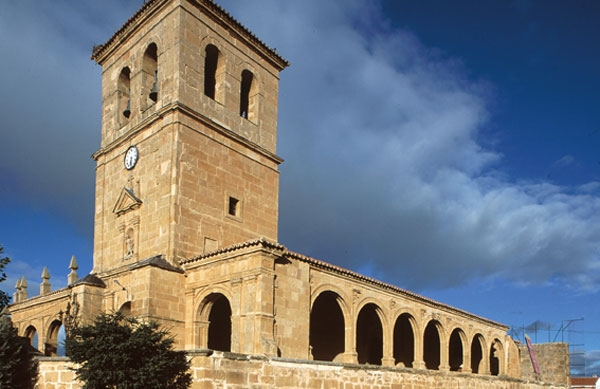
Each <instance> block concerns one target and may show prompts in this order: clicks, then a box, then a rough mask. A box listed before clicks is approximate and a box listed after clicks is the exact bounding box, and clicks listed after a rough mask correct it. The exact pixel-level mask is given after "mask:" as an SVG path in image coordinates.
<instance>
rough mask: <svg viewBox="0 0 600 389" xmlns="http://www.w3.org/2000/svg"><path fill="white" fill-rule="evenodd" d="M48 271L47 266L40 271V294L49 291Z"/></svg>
mask: <svg viewBox="0 0 600 389" xmlns="http://www.w3.org/2000/svg"><path fill="white" fill-rule="evenodd" d="M49 279H50V272H48V268H47V267H46V266H44V270H43V271H42V283H41V284H40V295H43V294H48V293H50V282H48V280H49Z"/></svg>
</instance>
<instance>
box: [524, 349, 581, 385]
mask: <svg viewBox="0 0 600 389" xmlns="http://www.w3.org/2000/svg"><path fill="white" fill-rule="evenodd" d="M533 351H534V352H535V356H536V359H537V362H538V365H539V367H540V373H541V379H542V380H544V381H547V382H556V383H560V384H564V385H567V384H568V382H569V381H568V380H569V345H568V344H567V343H538V344H534V345H533ZM519 354H520V359H521V361H520V362H521V377H523V378H526V379H534V378H535V373H534V372H533V364H532V363H531V357H530V356H529V351H528V350H527V345H525V344H519Z"/></svg>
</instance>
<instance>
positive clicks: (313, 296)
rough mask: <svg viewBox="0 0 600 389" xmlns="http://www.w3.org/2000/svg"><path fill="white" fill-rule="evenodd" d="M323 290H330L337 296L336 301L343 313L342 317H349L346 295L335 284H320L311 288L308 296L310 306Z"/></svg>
mask: <svg viewBox="0 0 600 389" xmlns="http://www.w3.org/2000/svg"><path fill="white" fill-rule="evenodd" d="M323 292H332V293H335V294H336V295H338V296H339V298H338V300H337V302H338V304H339V305H340V308H341V310H342V312H343V313H344V318H346V319H348V318H350V307H349V305H348V301H349V300H348V296H347V295H346V294H345V293H344V292H343V291H342V290H340V289H339V288H337V287H336V286H335V285H332V284H321V285H319V286H317V287H315V288H313V290H312V292H311V296H310V306H311V307H312V306H313V305H314V304H315V301H316V300H317V298H318V297H319V295H320V294H321V293H323Z"/></svg>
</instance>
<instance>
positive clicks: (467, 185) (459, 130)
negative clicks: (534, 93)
mask: <svg viewBox="0 0 600 389" xmlns="http://www.w3.org/2000/svg"><path fill="white" fill-rule="evenodd" d="M342 5H343V6H342ZM370 6H371V3H369V4H367V5H364V4H358V3H351V4H347V3H345V2H344V3H343V4H342V2H327V6H326V7H323V6H322V3H321V2H302V3H297V2H274V1H262V2H261V6H259V7H257V6H256V4H255V3H254V2H253V3H252V4H248V3H244V2H241V3H240V2H227V3H226V4H225V7H226V8H227V9H231V11H232V13H233V14H234V16H236V17H240V18H242V22H243V23H246V24H248V25H249V27H250V29H251V30H253V31H255V32H256V33H257V34H258V36H260V37H261V38H262V39H264V40H265V41H266V42H268V43H270V44H272V45H274V46H276V47H279V48H281V49H280V52H282V53H283V55H284V56H286V57H289V59H290V60H291V62H292V67H291V68H290V69H288V70H285V71H284V72H283V73H282V75H281V80H282V81H281V100H280V120H279V123H280V130H279V131H280V132H279V139H280V148H279V151H280V153H281V154H282V155H283V156H284V158H286V162H285V164H284V165H283V166H282V168H281V170H282V177H281V183H282V188H281V190H282V194H281V203H282V205H281V220H280V224H281V231H280V240H282V242H283V243H284V244H288V246H290V247H291V248H292V249H298V250H302V251H307V253H308V254H310V255H314V256H317V257H320V258H322V259H324V260H329V261H333V262H336V263H338V264H341V265H344V266H349V267H352V268H355V269H362V268H365V264H364V262H366V263H368V266H367V267H368V268H370V269H373V270H372V271H373V272H374V273H377V274H384V275H385V278H386V279H387V280H388V281H392V282H395V283H400V284H402V285H407V286H409V287H412V288H420V287H423V286H428V287H432V286H450V285H457V284H460V283H462V282H464V281H466V280H468V279H471V278H473V277H479V278H493V277H505V278H507V279H511V280H513V281H516V282H519V283H527V282H533V283H546V282H567V283H568V284H569V285H571V286H573V287H575V288H582V289H585V290H595V289H597V285H598V281H599V278H600V277H598V276H597V275H596V274H598V272H597V271H592V270H595V269H597V268H598V266H599V261H598V259H599V258H598V254H599V253H598V249H597V242H598V240H599V238H600V223H599V222H600V220H599V219H600V216H598V215H599V213H598V209H599V207H600V199H599V198H598V197H597V196H594V195H592V194H590V193H589V191H588V192H584V191H583V189H584V188H581V190H580V191H579V192H578V194H572V192H573V191H572V190H570V188H562V187H559V186H556V185H553V184H551V183H548V182H543V181H540V182H533V183H532V182H515V181H514V180H511V179H510V177H506V174H505V173H504V171H503V170H502V165H501V162H502V156H501V155H499V153H498V152H496V151H494V150H489V149H486V148H484V147H483V146H482V145H481V142H479V140H478V137H479V135H480V133H481V131H482V130H483V129H485V127H486V125H487V123H488V121H489V120H493V119H494V118H493V117H492V118H490V117H489V112H488V110H487V108H486V106H487V104H488V101H489V99H490V95H491V92H490V86H489V85H486V83H485V82H481V81H472V80H469V79H468V78H467V77H465V75H464V73H465V72H464V71H462V65H461V64H460V61H457V60H456V59H452V58H446V57H444V55H443V54H440V53H439V52H438V51H436V50H431V49H428V48H426V47H423V46H422V45H421V44H420V43H419V42H418V39H416V38H415V37H414V36H413V35H411V34H410V32H407V31H397V30H391V29H390V28H389V27H387V24H388V23H387V22H386V20H385V18H384V17H383V16H382V15H381V14H379V11H378V10H377V9H376V8H369V7H370ZM257 13H259V14H260V17H259V16H257ZM365 14H366V15H368V16H369V21H370V23H373V25H375V26H380V27H379V28H378V27H374V28H370V29H368V31H357V26H359V27H360V26H362V27H363V28H364V23H363V24H362V25H361V23H359V22H357V20H360V19H361V17H362V15H365ZM282 15H285V17H282ZM257 20H258V22H257ZM500 87H501V86H500ZM568 157H570V156H566V157H565V158H562V159H561V161H560V162H557V163H560V164H561V166H563V165H565V164H568V163H572V162H573V161H574V159H573V157H571V158H568Z"/></svg>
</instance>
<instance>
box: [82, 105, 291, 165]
mask: <svg viewBox="0 0 600 389" xmlns="http://www.w3.org/2000/svg"><path fill="white" fill-rule="evenodd" d="M175 111H178V112H181V113H183V114H185V115H188V116H190V117H193V118H194V119H196V120H198V121H200V122H201V123H203V124H205V125H206V126H208V127H209V128H211V129H213V130H215V131H216V132H218V133H219V134H221V135H223V136H225V137H227V138H229V139H232V140H234V141H236V142H238V143H241V144H243V145H244V146H246V147H248V148H250V149H251V150H254V151H255V152H257V153H258V154H260V155H262V156H263V157H265V158H268V159H269V160H271V161H273V162H274V163H276V164H281V163H282V162H283V159H282V158H281V157H279V156H278V155H277V154H274V153H272V152H270V151H269V150H267V149H265V148H264V147H262V146H260V145H258V144H256V143H254V142H252V141H249V140H248V139H246V138H244V137H243V136H241V135H239V134H237V133H235V132H234V131H232V130H230V129H228V128H227V127H224V126H222V125H221V124H219V123H216V122H215V121H213V120H211V119H210V118H208V117H207V116H205V115H203V114H201V113H199V112H198V111H195V110H194V109H192V108H190V107H188V106H187V105H185V104H183V103H181V102H179V101H174V102H172V103H169V104H167V105H165V106H163V107H162V108H160V109H159V110H158V111H156V112H154V113H153V114H152V115H150V116H148V117H147V118H146V119H144V120H142V121H141V122H140V123H138V124H137V125H136V126H135V127H133V128H131V129H130V130H129V131H127V132H126V133H125V134H123V135H121V136H120V137H118V138H117V139H115V140H113V141H112V142H110V143H109V144H108V145H106V146H104V147H102V148H100V149H98V150H97V151H96V152H95V153H94V154H92V159H93V160H95V161H98V159H99V158H100V157H101V156H103V155H104V154H106V153H108V152H110V151H112V150H114V149H116V148H117V147H119V146H120V145H121V144H123V143H124V142H126V141H128V140H129V139H131V138H133V137H134V136H135V135H137V134H138V133H139V132H141V131H142V130H144V129H145V128H146V127H147V126H148V125H150V124H151V123H153V122H155V121H156V120H159V119H161V118H162V117H163V116H165V115H167V114H168V113H171V112H175ZM171 124H181V123H180V122H178V121H173V122H169V125H171Z"/></svg>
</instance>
